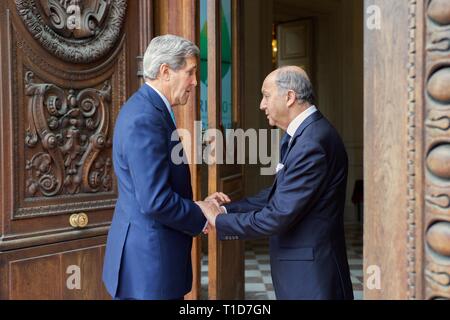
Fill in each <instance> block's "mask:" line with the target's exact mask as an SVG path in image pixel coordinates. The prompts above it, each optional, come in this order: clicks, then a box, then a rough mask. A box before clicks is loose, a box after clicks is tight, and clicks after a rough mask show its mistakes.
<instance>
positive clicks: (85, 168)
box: [25, 71, 112, 197]
mask: <svg viewBox="0 0 450 320" xmlns="http://www.w3.org/2000/svg"><path fill="white" fill-rule="evenodd" d="M25 82H26V94H27V97H28V98H27V99H28V128H27V130H26V135H25V145H26V147H27V148H29V149H33V150H36V151H35V152H33V153H31V154H30V156H29V157H28V158H27V159H26V171H27V173H28V177H27V181H26V193H27V196H28V197H36V196H55V195H61V194H75V193H80V192H83V193H84V192H98V191H110V190H111V186H112V185H111V184H112V177H111V173H112V172H111V166H112V163H111V158H110V157H109V156H107V155H105V154H104V153H102V151H103V150H106V149H108V148H110V147H111V141H110V139H109V136H108V133H109V126H110V124H109V122H110V115H109V109H110V105H109V104H110V102H111V86H110V85H109V83H105V84H104V87H103V88H102V89H101V90H97V89H89V88H88V89H83V90H81V91H79V92H76V91H75V90H73V89H69V90H63V89H61V88H59V87H57V86H55V85H52V84H47V83H34V80H33V73H32V72H30V71H29V72H27V73H26V78H25ZM37 145H39V148H36V146H37Z"/></svg>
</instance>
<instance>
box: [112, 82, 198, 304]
mask: <svg viewBox="0 0 450 320" xmlns="http://www.w3.org/2000/svg"><path fill="white" fill-rule="evenodd" d="M174 130H175V125H174V123H173V121H172V119H171V116H170V113H169V111H168V110H167V107H166V105H165V104H164V102H163V100H162V99H161V97H160V96H159V95H158V94H157V93H156V92H155V91H154V90H153V89H152V88H150V87H149V86H148V85H146V84H144V85H143V86H142V87H141V88H140V89H139V90H138V91H137V92H136V93H135V94H134V95H133V96H132V97H131V98H130V99H129V100H128V101H127V103H126V104H125V105H124V106H123V107H122V108H121V110H120V113H119V115H118V117H117V120H116V125H115V129H114V140H113V162H114V171H115V174H116V176H117V181H118V189H119V190H118V191H119V197H118V199H117V204H116V208H115V211H114V217H113V220H112V223H111V229H110V231H109V234H108V240H107V244H106V253H105V260H104V266H103V281H104V283H105V286H106V288H107V290H108V292H109V293H110V294H111V296H112V297H114V298H120V299H177V298H180V297H183V295H185V294H186V293H188V292H189V291H190V290H191V286H192V267H191V246H192V237H193V236H195V235H197V234H199V233H200V232H201V231H202V229H203V226H204V225H205V222H206V220H205V218H204V216H203V214H202V212H201V210H200V208H199V207H198V206H197V205H196V204H195V203H194V202H192V188H191V179H190V172H189V167H188V165H187V164H179V165H176V164H174V163H173V162H172V161H171V152H172V149H173V148H174V147H175V146H176V145H177V144H178V143H179V140H178V141H171V135H172V132H173V131H174Z"/></svg>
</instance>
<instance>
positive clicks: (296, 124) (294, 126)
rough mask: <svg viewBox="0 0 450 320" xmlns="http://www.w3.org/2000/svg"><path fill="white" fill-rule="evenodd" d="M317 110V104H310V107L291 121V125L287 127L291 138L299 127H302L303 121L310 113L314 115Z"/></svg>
mask: <svg viewBox="0 0 450 320" xmlns="http://www.w3.org/2000/svg"><path fill="white" fill-rule="evenodd" d="M316 111H317V108H316V106H310V107H309V108H308V109H306V110H305V111H303V112H302V113H300V114H299V115H298V116H297V117H295V119H294V120H292V121H291V123H289V126H288V127H287V130H286V132H287V134H288V135H290V136H291V138H292V137H293V136H294V134H295V132H296V131H297V129H298V128H299V127H300V125H301V124H302V123H303V121H305V120H306V118H308V117H309V116H310V115H312V114H313V113H314V112H316Z"/></svg>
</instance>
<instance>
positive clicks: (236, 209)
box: [224, 186, 272, 213]
mask: <svg viewBox="0 0 450 320" xmlns="http://www.w3.org/2000/svg"><path fill="white" fill-rule="evenodd" d="M271 189H272V187H271V186H270V187H268V188H266V189H263V190H261V191H260V192H259V193H257V194H256V195H254V196H251V197H247V198H245V199H242V200H239V201H236V202H232V203H230V204H227V205H225V206H224V207H225V208H226V209H227V213H241V212H248V211H253V210H261V209H262V208H264V207H265V206H266V205H267V200H268V198H269V193H270V190H271Z"/></svg>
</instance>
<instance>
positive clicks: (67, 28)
mask: <svg viewBox="0 0 450 320" xmlns="http://www.w3.org/2000/svg"><path fill="white" fill-rule="evenodd" d="M15 3H16V7H17V11H18V13H19V15H20V17H21V18H22V20H23V22H24V23H25V26H26V27H27V29H28V31H29V32H30V33H31V34H32V35H33V37H34V38H35V39H36V40H37V41H38V42H39V43H40V44H41V45H42V46H43V47H44V48H45V49H46V50H48V51H49V52H50V53H52V54H53V55H55V56H57V57H58V58H60V59H62V60H64V61H68V62H72V63H88V62H93V61H96V60H98V59H100V58H102V57H104V56H105V55H106V54H107V53H108V52H109V51H110V50H111V48H112V47H113V46H114V44H115V43H116V41H117V39H118V38H119V35H120V31H121V29H122V24H123V21H124V17H125V13H126V7H127V2H126V0H89V1H80V0H45V1H44V0H15Z"/></svg>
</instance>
